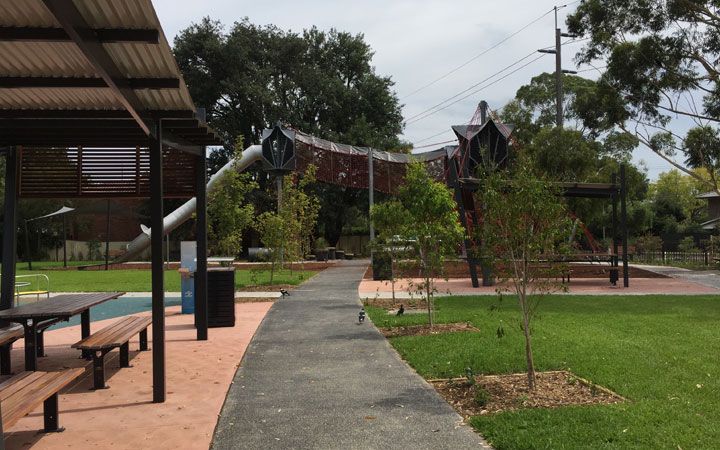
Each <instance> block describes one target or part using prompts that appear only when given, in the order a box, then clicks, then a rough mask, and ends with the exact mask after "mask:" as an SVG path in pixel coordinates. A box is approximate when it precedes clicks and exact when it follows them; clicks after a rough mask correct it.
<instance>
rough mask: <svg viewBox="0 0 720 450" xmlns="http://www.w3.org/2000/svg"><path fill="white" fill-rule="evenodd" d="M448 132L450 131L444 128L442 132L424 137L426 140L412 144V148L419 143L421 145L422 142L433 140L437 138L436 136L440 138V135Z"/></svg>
mask: <svg viewBox="0 0 720 450" xmlns="http://www.w3.org/2000/svg"><path fill="white" fill-rule="evenodd" d="M449 131H451V130H450V129H449V128H445V129H443V130H442V131H440V132H438V133H435V134H433V135H432V136H428V137H426V138H423V139H420V140H419V141H415V142H413V146H414V145H415V144H420V143H422V142H425V141H429V140H430V139H432V138H435V137H438V136H440V135H441V134H445V133H447V132H449Z"/></svg>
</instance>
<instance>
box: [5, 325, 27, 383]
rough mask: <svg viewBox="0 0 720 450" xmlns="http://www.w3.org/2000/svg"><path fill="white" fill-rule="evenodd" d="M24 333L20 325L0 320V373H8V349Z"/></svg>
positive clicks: (9, 370) (9, 369)
mask: <svg viewBox="0 0 720 450" xmlns="http://www.w3.org/2000/svg"><path fill="white" fill-rule="evenodd" d="M24 335H25V332H24V331H23V327H22V325H19V324H16V323H9V322H3V321H0V374H2V375H10V372H11V368H10V350H11V349H12V345H13V342H15V341H17V340H18V339H20V338H22V337H23V336H24Z"/></svg>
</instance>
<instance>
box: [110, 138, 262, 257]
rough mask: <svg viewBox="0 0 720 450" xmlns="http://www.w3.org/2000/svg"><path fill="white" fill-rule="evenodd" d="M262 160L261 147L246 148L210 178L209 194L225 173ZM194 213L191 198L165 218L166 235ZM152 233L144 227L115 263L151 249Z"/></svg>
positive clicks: (193, 203) (240, 170)
mask: <svg viewBox="0 0 720 450" xmlns="http://www.w3.org/2000/svg"><path fill="white" fill-rule="evenodd" d="M260 158H262V146H261V145H251V146H250V147H248V148H246V149H245V151H243V152H242V155H241V156H240V159H237V158H233V159H231V160H230V161H229V162H228V163H227V164H225V165H224V166H222V167H221V168H220V170H218V171H217V172H216V173H215V174H214V175H213V176H211V177H210V181H208V184H207V192H208V194H209V193H210V192H212V190H213V188H214V187H215V185H216V184H217V182H218V180H219V179H220V178H221V177H222V176H223V174H224V173H225V172H227V171H228V170H233V169H234V170H237V171H238V172H242V171H243V170H245V169H246V168H247V167H248V166H250V165H251V164H252V163H254V162H255V161H259V160H260ZM194 212H195V197H193V198H191V199H190V200H188V201H187V202H185V203H184V204H183V205H182V206H180V207H179V208H178V209H176V210H175V211H173V212H171V213H170V214H168V215H167V216H165V219H164V220H163V228H164V230H163V231H164V234H168V233H170V232H172V231H173V230H174V229H176V228H177V227H179V226H180V225H182V224H183V223H184V222H186V221H187V220H188V219H190V218H191V217H192V215H193V213H194ZM150 233H151V230H150V228H145V227H143V232H142V233H141V234H140V235H138V237H136V238H135V239H133V241H132V242H131V243H130V244H128V247H127V251H126V252H125V253H124V254H123V255H121V256H120V257H118V258H116V259H115V260H114V261H113V263H120V262H124V261H129V260H130V259H132V258H134V257H136V256H137V255H139V254H140V253H141V252H142V251H143V250H145V249H146V248H147V247H149V246H150Z"/></svg>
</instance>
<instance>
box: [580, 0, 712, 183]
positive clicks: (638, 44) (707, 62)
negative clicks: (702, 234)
mask: <svg viewBox="0 0 720 450" xmlns="http://www.w3.org/2000/svg"><path fill="white" fill-rule="evenodd" d="M719 10H720V5H718V3H717V2H716V1H712V0H583V1H581V3H580V5H579V6H578V8H577V10H576V12H575V13H574V14H572V15H570V16H569V17H568V19H567V24H568V28H569V30H570V32H572V33H575V34H578V35H580V36H583V37H586V38H588V43H587V45H586V46H585V47H584V48H583V50H582V51H581V52H580V53H579V55H578V57H577V59H578V62H580V63H587V64H597V62H598V61H602V62H604V63H605V64H606V66H607V67H606V68H605V72H604V73H603V74H602V76H601V77H600V79H599V80H598V83H597V89H596V92H597V95H596V96H595V98H593V99H591V102H587V105H586V107H585V108H584V109H583V114H582V115H583V120H584V122H585V124H586V125H590V126H593V127H596V128H598V129H610V128H612V127H616V126H617V127H619V128H620V129H622V130H625V131H628V132H632V133H633V134H634V135H635V136H636V137H637V138H638V139H639V140H640V142H641V143H642V144H644V145H645V146H647V147H648V148H649V149H651V150H652V151H654V152H655V153H657V154H658V155H660V156H661V157H662V158H664V159H665V160H667V161H668V162H670V163H671V164H673V165H674V166H675V167H676V168H678V169H680V170H682V171H684V172H685V173H686V174H688V175H690V176H693V177H695V178H697V179H703V178H702V175H701V174H700V173H698V172H693V171H692V170H691V169H692V168H698V167H703V168H706V169H708V171H707V172H705V178H704V179H703V180H704V181H705V182H706V184H707V185H708V186H710V187H712V188H713V189H717V188H718V182H717V170H718V159H717V156H718V155H717V150H714V151H711V152H708V151H707V150H708V149H716V148H717V147H716V146H715V144H716V143H717V142H718V137H717V130H716V126H717V123H718V122H720V118H719V115H718V113H719V112H720V86H719V85H718V76H719V75H720V71H719V70H718V68H717V65H716V62H717V60H718V56H719V54H720V34H719V33H718V31H719V27H720V14H719ZM683 121H684V122H685V123H686V124H687V123H688V122H689V123H690V124H691V126H692V125H693V124H694V128H693V129H691V130H690V131H689V132H688V133H687V134H686V135H684V136H683V135H681V134H680V133H679V132H677V131H676V130H677V129H678V128H677V127H676V126H674V124H675V123H681V124H682V123H683Z"/></svg>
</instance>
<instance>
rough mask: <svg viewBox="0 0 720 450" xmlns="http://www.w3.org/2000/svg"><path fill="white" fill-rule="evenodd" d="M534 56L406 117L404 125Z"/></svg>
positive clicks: (529, 54)
mask: <svg viewBox="0 0 720 450" xmlns="http://www.w3.org/2000/svg"><path fill="white" fill-rule="evenodd" d="M535 54H536V53H535V52H530V53H528V54H527V55H525V56H523V57H522V58H520V59H518V60H517V61H514V62H513V63H511V64H510V65H508V66H505V67H503V68H502V69H500V70H498V71H497V72H495V73H494V74H492V75H490V76H488V77H486V78H483V79H482V80H480V81H478V82H477V83H475V84H473V85H472V86H470V87H469V88H467V89H464V90H462V91H460V92H458V93H457V94H455V95H453V96H452V97H448V98H446V99H445V100H443V101H441V102H440V103H438V104H436V105H433V106H431V107H430V108H428V109H426V110H423V111H421V112H419V113H417V114H415V115H414V116H410V117H408V118H407V119H405V123H411V122H412V121H413V119H415V118H416V117H419V116H422V115H423V114H425V113H427V112H429V111H432V110H433V109H435V108H437V107H439V106H442V105H443V104H445V103H447V102H449V101H450V100H453V99H455V98H457V97H459V96H461V95H462V94H464V93H466V92H468V91H470V90H472V89H475V88H476V87H477V86H479V85H481V84H483V83H485V82H487V81H489V80H490V79H492V78H493V77H495V76H497V75H499V74H501V73H503V72H505V71H506V70H508V69H511V68H512V67H514V66H516V65H517V64H520V63H521V62H523V61H524V60H526V59H528V58H530V57H531V56H532V55H535Z"/></svg>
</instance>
